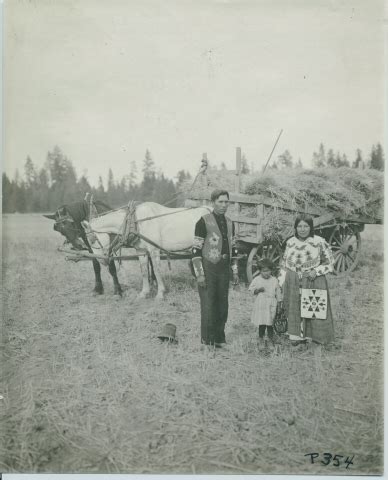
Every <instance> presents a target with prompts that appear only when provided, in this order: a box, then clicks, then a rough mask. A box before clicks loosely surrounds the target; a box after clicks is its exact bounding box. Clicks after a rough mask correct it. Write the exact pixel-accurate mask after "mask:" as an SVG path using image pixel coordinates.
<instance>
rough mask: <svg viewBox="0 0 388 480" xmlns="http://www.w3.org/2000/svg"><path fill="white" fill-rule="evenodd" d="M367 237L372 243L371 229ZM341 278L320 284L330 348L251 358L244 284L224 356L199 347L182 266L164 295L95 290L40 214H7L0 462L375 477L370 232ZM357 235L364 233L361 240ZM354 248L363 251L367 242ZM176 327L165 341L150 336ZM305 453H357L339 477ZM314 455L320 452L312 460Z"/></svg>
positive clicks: (377, 255) (44, 467) (83, 266)
mask: <svg viewBox="0 0 388 480" xmlns="http://www.w3.org/2000/svg"><path fill="white" fill-rule="evenodd" d="M376 231H377V233H378V234H377V235H376ZM376 231H374V232H373V234H371V233H370V232H368V231H366V232H365V237H366V238H367V247H368V249H367V250H365V251H364V254H363V258H362V262H360V267H359V268H358V270H356V271H355V272H353V273H352V274H351V275H350V276H349V277H348V278H344V279H339V278H331V279H330V283H331V287H332V303H333V309H334V312H335V320H336V325H335V326H336V341H335V343H334V344H333V345H332V346H330V347H327V348H323V347H320V346H318V347H313V346H308V347H307V348H302V349H294V348H292V347H290V346H289V344H288V342H287V340H286V338H284V337H281V338H279V339H278V341H279V344H278V345H277V347H276V349H275V350H269V349H268V350H265V351H263V352H261V351H260V352H259V350H258V348H257V345H256V337H257V332H256V330H255V329H254V327H253V326H252V325H251V324H250V321H249V317H250V309H251V305H252V299H251V297H250V296H249V294H248V293H247V290H246V288H245V286H244V285H240V287H239V288H238V289H237V290H231V293H230V314H229V321H228V324H227V329H226V334H227V339H228V342H229V345H230V346H229V350H225V351H221V350H211V349H202V348H201V346H200V342H199V298H198V294H197V291H196V289H195V285H194V282H193V280H192V279H191V277H190V273H189V270H188V267H187V263H186V262H180V261H176V262H173V264H172V272H168V268H167V265H165V266H164V268H165V271H166V275H167V284H168V286H169V293H168V296H167V299H166V300H165V301H164V302H156V301H155V300H154V299H147V300H137V298H136V295H137V292H139V291H140V283H141V278H140V271H139V266H138V265H137V263H136V262H127V263H125V264H123V265H122V267H121V269H120V271H119V278H120V281H121V282H122V284H123V287H124V295H123V298H122V299H119V298H117V297H114V296H113V286H112V283H111V280H110V277H109V274H108V273H107V272H106V271H104V272H103V273H104V275H103V280H104V284H105V294H104V295H103V296H94V295H92V293H91V292H92V289H93V270H92V265H91V264H89V263H88V262H80V263H78V264H73V263H67V262H65V260H64V258H63V256H62V255H61V254H60V253H58V252H56V247H57V246H58V245H59V244H60V242H61V240H60V237H59V236H58V235H57V234H56V233H55V232H53V231H52V225H51V223H50V222H49V221H48V220H45V219H41V218H40V217H38V216H27V215H26V216H17V215H15V216H6V217H5V218H4V241H3V330H2V343H1V350H2V357H3V362H2V365H3V367H2V373H3V375H2V377H3V385H2V395H3V396H4V400H2V402H3V405H4V409H3V415H2V418H1V429H0V432H1V433H0V435H1V442H0V468H1V470H2V471H4V472H14V471H18V472H42V473H44V472H56V473H64V472H67V473H71V472H80V473H93V472H100V473H105V472H106V473H199V474H200V473H321V474H324V473H325V474H332V475H333V474H350V473H353V474H354V473H362V474H379V473H381V472H382V463H383V460H382V459H383V384H382V382H383V289H382V285H383V265H382V257H381V256H382V243H381V231H380V230H376ZM363 237H364V234H363ZM365 243H366V242H365ZM168 322H173V323H174V324H175V325H176V326H177V338H178V344H177V345H170V344H164V343H161V342H160V341H159V340H158V339H157V335H158V333H159V332H160V330H161V328H162V326H163V325H164V324H165V323H168ZM310 452H318V453H320V455H323V453H324V452H330V453H332V455H333V456H334V455H335V454H337V455H344V458H343V459H341V461H342V462H343V460H345V459H346V457H347V456H349V457H352V456H353V455H354V458H353V465H350V466H349V468H348V469H346V465H344V464H343V463H341V466H340V467H335V466H333V462H331V463H330V465H328V466H324V465H322V464H321V463H320V462H318V463H315V464H314V465H312V464H311V462H310V459H309V457H306V456H305V455H306V454H308V453H310ZM321 458H323V457H321Z"/></svg>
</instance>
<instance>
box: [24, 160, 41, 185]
mask: <svg viewBox="0 0 388 480" xmlns="http://www.w3.org/2000/svg"><path fill="white" fill-rule="evenodd" d="M24 177H25V179H26V185H27V187H29V188H31V187H32V188H33V187H35V186H36V181H37V177H38V175H37V173H36V171H35V167H34V164H33V162H32V160H31V158H30V157H29V156H28V157H27V159H26V163H25V164H24Z"/></svg>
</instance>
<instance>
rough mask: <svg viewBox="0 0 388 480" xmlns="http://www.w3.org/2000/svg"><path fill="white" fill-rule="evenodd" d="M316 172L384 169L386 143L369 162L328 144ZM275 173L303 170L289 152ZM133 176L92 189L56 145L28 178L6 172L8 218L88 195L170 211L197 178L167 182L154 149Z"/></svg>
mask: <svg viewBox="0 0 388 480" xmlns="http://www.w3.org/2000/svg"><path fill="white" fill-rule="evenodd" d="M312 163H313V166H314V168H325V167H333V168H338V167H352V168H361V169H364V168H372V169H376V170H381V171H383V170H384V153H383V148H382V146H381V144H380V143H378V144H376V145H373V146H372V150H371V152H370V154H369V156H368V157H366V158H365V159H364V158H363V155H362V152H361V150H360V149H357V151H356V155H355V158H354V160H353V161H350V160H348V158H347V157H346V155H345V154H341V153H340V152H336V153H334V151H333V149H328V150H327V149H326V148H325V146H324V145H323V143H321V144H320V145H319V148H318V151H317V152H314V153H313V156H312ZM241 165H242V173H245V174H247V173H252V174H253V173H259V171H258V170H255V168H254V163H253V162H251V163H250V164H249V162H248V160H247V158H246V156H245V155H242V164H241ZM209 168H213V169H217V170H218V169H219V170H226V169H227V168H226V165H225V163H224V162H221V164H220V165H219V166H217V165H215V164H212V163H209ZM269 168H275V169H287V168H303V164H302V161H301V159H300V158H298V160H297V161H295V160H294V159H293V157H292V155H291V153H290V152H289V151H288V150H286V151H285V152H284V153H282V154H281V155H279V156H278V157H277V159H276V160H275V161H273V162H272V164H271V165H270V167H269ZM128 171H129V173H128V174H127V175H124V176H123V177H122V178H121V179H119V180H116V179H115V178H114V175H113V171H112V169H111V168H109V170H108V176H107V180H106V187H104V182H103V179H102V177H101V176H100V177H99V180H98V185H97V186H92V185H90V183H89V181H88V179H87V176H86V173H84V174H82V175H81V176H80V177H78V176H77V173H76V170H75V168H74V166H73V164H72V162H71V160H70V159H69V158H68V157H67V156H66V155H65V154H64V153H63V152H62V150H61V149H60V148H59V147H58V146H55V147H54V148H53V150H52V151H51V152H48V153H47V157H46V161H45V163H44V166H43V167H41V168H37V167H36V166H35V165H34V163H33V161H32V159H31V158H30V157H29V156H28V157H27V159H26V162H25V164H24V172H23V175H20V173H19V172H18V171H16V173H15V177H14V178H13V179H12V180H11V179H9V178H8V176H7V175H6V174H5V173H3V176H2V184H3V185H2V187H3V212H4V213H14V212H19V213H31V212H49V211H54V210H56V209H57V208H58V206H60V205H63V204H65V203H70V202H73V201H75V200H80V199H83V198H84V197H85V195H86V193H91V194H92V195H94V197H95V198H98V199H99V200H102V201H104V202H105V203H107V204H108V205H110V206H112V207H118V206H123V205H126V204H127V203H128V202H129V201H130V200H137V201H143V202H144V201H153V202H157V203H160V204H167V205H168V206H169V207H176V206H182V205H183V202H184V198H183V194H184V190H185V188H187V185H188V182H190V180H191V181H192V180H193V179H192V178H191V175H190V173H189V172H188V171H185V170H179V171H178V173H177V175H176V177H175V181H174V180H171V179H169V178H167V177H166V176H165V175H164V174H163V172H162V171H161V170H160V169H157V168H156V165H155V162H154V160H153V158H152V155H151V153H150V151H149V150H146V152H145V156H144V159H143V162H142V170H141V173H140V174H139V172H138V170H137V164H136V162H135V161H132V162H130V164H129V166H128Z"/></svg>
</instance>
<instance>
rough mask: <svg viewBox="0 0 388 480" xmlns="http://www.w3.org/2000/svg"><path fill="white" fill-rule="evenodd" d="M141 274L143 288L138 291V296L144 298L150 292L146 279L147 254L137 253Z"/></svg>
mask: <svg viewBox="0 0 388 480" xmlns="http://www.w3.org/2000/svg"><path fill="white" fill-rule="evenodd" d="M139 262H140V270H141V276H142V278H143V288H142V291H141V292H140V293H139V295H138V297H139V298H146V297H147V296H148V295H149V294H150V282H149V280H148V256H147V255H139Z"/></svg>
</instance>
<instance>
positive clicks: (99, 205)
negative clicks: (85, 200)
mask: <svg viewBox="0 0 388 480" xmlns="http://www.w3.org/2000/svg"><path fill="white" fill-rule="evenodd" d="M93 204H94V206H95V207H96V210H97V213H104V212H109V211H110V210H113V208H112V207H110V206H109V205H107V204H106V203H104V202H102V201H101V200H95V201H94V202H93Z"/></svg>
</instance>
